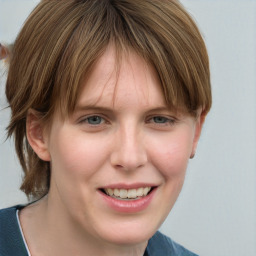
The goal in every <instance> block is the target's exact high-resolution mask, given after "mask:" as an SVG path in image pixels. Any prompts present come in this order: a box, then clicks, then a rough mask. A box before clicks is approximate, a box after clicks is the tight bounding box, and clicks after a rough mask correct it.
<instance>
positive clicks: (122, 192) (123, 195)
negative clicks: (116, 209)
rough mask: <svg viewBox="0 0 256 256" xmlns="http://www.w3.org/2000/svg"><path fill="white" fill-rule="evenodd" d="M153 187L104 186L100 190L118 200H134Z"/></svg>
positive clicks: (146, 193) (147, 192)
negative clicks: (125, 187)
mask: <svg viewBox="0 0 256 256" xmlns="http://www.w3.org/2000/svg"><path fill="white" fill-rule="evenodd" d="M153 189H154V188H153V187H141V188H137V189H118V188H115V189H114V188H113V189H112V188H104V189H102V190H101V191H102V192H103V193H105V194H106V195H108V196H110V197H113V198H116V199H119V200H136V199H140V198H142V197H145V196H147V195H148V194H149V193H150V192H151V191H152V190H153Z"/></svg>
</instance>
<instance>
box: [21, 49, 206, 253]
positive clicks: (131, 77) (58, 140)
mask: <svg viewBox="0 0 256 256" xmlns="http://www.w3.org/2000/svg"><path fill="white" fill-rule="evenodd" d="M115 60H116V57H115V51H114V48H113V47H111V46H110V47H109V48H107V50H106V52H105V54H104V55H103V56H102V57H101V58H100V59H99V61H98V62H97V63H96V66H95V67H94V69H93V71H92V73H91V74H90V76H89V79H88V80H87V81H85V82H84V87H83V90H82V92H81V95H80V97H79V99H78V102H77V108H76V109H75V111H74V113H73V114H72V115H71V116H70V117H68V118H66V119H64V120H63V119H62V118H61V116H60V114H59V113H58V112H56V113H55V115H54V117H53V122H52V124H51V127H50V129H47V130H46V129H44V127H42V125H41V124H40V122H39V120H38V117H37V115H36V113H35V112H34V111H33V110H30V111H29V114H28V118H27V136H28V140H29V143H30V145H31V146H32V148H33V149H34V151H35V152H36V153H37V154H38V156H39V157H40V158H41V159H43V160H45V161H49V162H50V163H51V172H52V176H51V186H50V191H49V194H48V195H47V196H46V197H44V198H43V199H42V200H40V201H38V202H37V203H35V204H32V205H30V206H28V207H26V208H24V209H23V210H22V211H21V213H20V220H21V225H22V228H23V231H24V235H25V238H26V241H27V243H28V246H29V248H30V251H31V253H32V255H50V256H51V255H112V256H113V255H119V256H120V255H143V252H144V250H145V248H146V246H147V241H148V240H149V239H150V237H151V236H152V235H153V234H154V233H155V232H156V231H157V230H158V228H159V227H160V225H161V224H162V223H163V221H164V220H165V218H166V217H167V215H168V213H169V212H170V210H171V209H172V207H173V205H174V203H175V201H176V199H177V197H178V195H179V193H180V191H181V188H182V185H183V182H184V177H185V172H186V168H187V163H188V160H189V157H190V156H191V155H193V153H194V152H195V149H196V145H197V142H198V139H199V136H200V132H201V128H202V124H203V121H204V117H202V116H201V115H200V113H199V117H198V118H194V117H191V116H189V115H186V114H184V113H176V112H174V111H172V110H170V109H168V107H167V106H166V104H165V101H164V96H163V93H162V91H161V86H160V81H159V80H158V77H157V74H156V72H155V70H154V68H153V67H152V66H150V65H149V64H147V63H146V62H145V61H144V60H143V59H142V58H141V57H139V56H138V55H136V54H135V53H133V52H132V51H129V53H127V54H124V55H123V59H122V62H121V66H120V70H119V71H120V72H119V74H118V75H117V74H116V72H115V70H116V69H115V64H116V63H115ZM138 183H139V185H138V186H143V184H151V185H152V186H154V187H155V190H154V194H153V196H152V199H151V201H150V203H149V205H148V206H147V207H146V208H145V209H143V210H140V211H137V212H119V211H117V210H115V209H113V208H112V207H110V206H109V205H108V204H106V202H105V200H104V196H103V194H102V192H101V191H100V189H101V188H103V187H104V188H111V187H113V186H114V185H113V184H119V185H118V186H120V187H121V186H127V187H129V186H134V184H135V186H137V185H136V184H138ZM84 252H86V254H84Z"/></svg>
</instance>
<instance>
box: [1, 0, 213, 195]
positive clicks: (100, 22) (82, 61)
mask: <svg viewBox="0 0 256 256" xmlns="http://www.w3.org/2000/svg"><path fill="white" fill-rule="evenodd" d="M110 43H114V45H115V48H116V50H117V52H118V51H120V52H121V51H122V50H124V48H129V49H133V50H134V51H135V52H136V53H137V54H139V55H140V56H142V57H143V58H144V59H145V60H146V61H147V62H149V63H151V64H152V65H153V66H154V67H155V69H156V71H157V73H158V75H159V78H160V81H161V83H162V89H163V93H164V96H165V98H166V102H167V104H169V105H170V107H174V108H175V109H177V108H183V109H185V110H186V111H188V112H189V113H191V114H192V113H195V112H196V111H197V109H198V108H202V109H203V111H204V114H206V113H207V112H208V111H209V109H210V107H211V88H210V73H209V63H208V55H207V51H206V47H205V44H204V41H203V39H202V37H201V35H200V32H199V30H198V28H197V26H196V25H195V23H194V21H193V20H192V19H191V17H190V16H189V14H188V13H187V12H186V11H185V10H184V8H183V7H182V6H181V4H180V3H179V2H178V1H175V0H144V1H137V0H63V1H59V0H42V1H41V2H40V3H39V4H38V6H37V7H36V8H35V9H34V11H33V12H32V13H31V15H30V16H29V18H28V19H27V21H26V23H25V25H24V27H23V28H22V30H21V31H20V33H19V35H18V37H17V39H16V41H15V44H14V48H13V52H12V57H11V60H10V68H9V74H8V78H7V84H6V96H7V99H8V101H9V105H10V107H11V110H12V117H11V121H10V124H9V127H8V136H12V135H14V139H15V146H16V151H17V154H18V157H19V160H20V163H21V165H22V168H23V170H24V174H25V175H24V181H23V184H22V186H21V189H22V190H23V191H24V192H25V193H26V194H27V195H28V196H29V195H33V196H34V197H40V196H43V195H44V194H46V193H47V192H48V190H49V186H50V165H49V163H48V162H44V161H42V160H41V159H39V158H38V156H37V155H36V154H35V153H34V152H33V150H32V148H31V147H30V145H29V143H28V141H27V138H26V117H27V112H28V110H29V109H30V108H32V109H35V110H37V111H38V112H40V113H41V115H42V118H43V120H44V121H45V122H46V123H47V122H49V121H50V119H51V117H52V116H53V113H54V111H55V109H56V108H58V109H60V110H61V111H62V113H64V114H66V115H67V114H68V113H71V112H72V111H73V110H74V108H75V104H76V100H77V97H78V94H79V90H80V87H81V86H80V85H81V83H82V81H83V79H84V77H85V76H86V75H88V74H89V72H90V68H91V67H92V65H93V64H94V63H96V61H97V60H98V59H99V57H100V56H101V55H102V54H103V52H104V50H105V49H106V47H107V46H108V45H109V44H110Z"/></svg>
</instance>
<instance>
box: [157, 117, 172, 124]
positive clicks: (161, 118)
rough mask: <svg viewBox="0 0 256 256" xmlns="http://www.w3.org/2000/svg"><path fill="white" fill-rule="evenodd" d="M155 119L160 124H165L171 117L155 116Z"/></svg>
mask: <svg viewBox="0 0 256 256" xmlns="http://www.w3.org/2000/svg"><path fill="white" fill-rule="evenodd" d="M153 121H154V122H155V123H158V124H164V123H167V122H170V119H168V118H166V117H163V116H155V117H153Z"/></svg>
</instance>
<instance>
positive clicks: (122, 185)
mask: <svg viewBox="0 0 256 256" xmlns="http://www.w3.org/2000/svg"><path fill="white" fill-rule="evenodd" d="M157 186H158V185H156V184H155V183H144V182H143V183H142V182H140V183H132V184H127V183H115V184H109V185H106V186H104V187H101V189H107V188H112V189H115V188H117V189H137V188H145V187H157Z"/></svg>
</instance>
